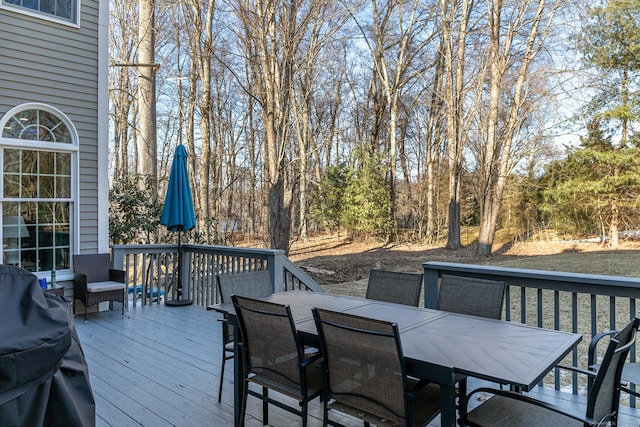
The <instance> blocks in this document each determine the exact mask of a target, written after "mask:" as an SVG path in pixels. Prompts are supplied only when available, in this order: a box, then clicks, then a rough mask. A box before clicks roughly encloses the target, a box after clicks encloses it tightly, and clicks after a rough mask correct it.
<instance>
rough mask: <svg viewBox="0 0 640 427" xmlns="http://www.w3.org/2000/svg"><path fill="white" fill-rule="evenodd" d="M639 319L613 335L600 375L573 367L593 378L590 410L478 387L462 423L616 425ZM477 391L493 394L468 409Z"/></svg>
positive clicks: (497, 425) (543, 426) (568, 426)
mask: <svg viewBox="0 0 640 427" xmlns="http://www.w3.org/2000/svg"><path fill="white" fill-rule="evenodd" d="M639 326H640V319H637V318H636V319H634V320H632V321H631V322H630V323H629V324H628V325H627V326H626V327H625V328H624V329H623V330H622V331H620V332H618V333H617V334H616V335H615V336H614V337H613V338H611V340H610V342H609V345H608V346H607V351H606V353H605V355H604V358H603V360H602V363H601V365H600V369H599V370H598V372H597V374H596V373H595V372H593V371H589V370H583V369H579V368H571V369H572V370H575V371H577V372H580V373H582V374H585V375H587V376H588V377H590V378H591V379H592V386H591V388H590V391H589V395H588V397H587V411H586V413H585V414H576V413H572V412H569V411H567V410H566V409H565V408H561V407H558V406H555V405H551V404H549V403H547V402H543V401H540V400H536V399H533V398H531V397H529V396H526V395H523V394H520V393H515V392H511V391H506V390H496V389H492V388H486V387H483V388H479V389H476V390H474V391H472V392H471V393H469V395H468V396H467V397H466V398H465V401H464V404H463V410H462V413H461V416H462V419H461V421H462V425H468V426H475V427H478V426H492V427H500V426H505V427H507V426H508V427H511V426H521V425H526V426H531V427H548V426H563V427H571V426H576V427H578V426H601V425H607V422H611V425H612V426H615V425H617V419H618V407H619V403H620V378H621V374H622V367H623V365H624V362H625V360H626V359H627V355H628V353H629V349H630V348H631V346H632V345H633V343H634V341H635V337H636V333H637V330H638V327H639ZM476 393H490V394H493V396H492V397H490V398H489V399H487V400H486V401H484V402H483V403H482V404H480V405H479V406H478V407H476V408H475V409H473V410H472V411H470V412H467V409H468V405H469V402H470V399H471V397H472V396H473V395H474V394H476Z"/></svg>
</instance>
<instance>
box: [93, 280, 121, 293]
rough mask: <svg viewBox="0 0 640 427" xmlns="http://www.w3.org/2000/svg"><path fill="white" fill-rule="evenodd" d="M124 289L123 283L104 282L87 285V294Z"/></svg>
mask: <svg viewBox="0 0 640 427" xmlns="http://www.w3.org/2000/svg"><path fill="white" fill-rule="evenodd" d="M120 289H124V283H120V282H113V281H110V280H109V281H106V282H91V283H87V292H108V291H117V290H120Z"/></svg>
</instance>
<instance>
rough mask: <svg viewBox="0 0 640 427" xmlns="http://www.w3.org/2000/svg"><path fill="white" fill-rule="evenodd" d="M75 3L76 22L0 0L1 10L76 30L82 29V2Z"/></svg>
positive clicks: (76, 0)
mask: <svg viewBox="0 0 640 427" xmlns="http://www.w3.org/2000/svg"><path fill="white" fill-rule="evenodd" d="M72 1H74V2H75V5H74V6H75V9H76V13H75V15H76V16H75V21H71V20H68V19H64V18H61V17H59V16H56V15H51V14H49V13H46V12H40V11H39V10H35V9H30V8H28V7H24V6H19V5H16V4H13V3H9V2H8V1H6V0H0V9H4V10H10V11H12V12H16V13H20V14H22V15H28V16H32V17H34V18H38V19H44V20H46V21H51V22H55V23H58V24H63V25H68V26H70V27H74V28H80V10H81V0H72Z"/></svg>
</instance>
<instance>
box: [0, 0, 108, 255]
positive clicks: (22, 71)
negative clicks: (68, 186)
mask: <svg viewBox="0 0 640 427" xmlns="http://www.w3.org/2000/svg"><path fill="white" fill-rule="evenodd" d="M98 6H99V5H98V1H83V2H82V4H81V15H80V27H79V28H76V27H72V26H69V25H64V24H58V23H55V22H51V21H47V20H44V19H39V18H36V17H32V16H28V15H24V14H21V13H17V12H14V11H11V10H8V9H0V28H1V29H2V31H0V117H1V116H2V115H4V114H5V113H6V112H7V111H8V110H10V109H11V108H13V107H16V106H17V105H20V104H24V103H27V102H39V103H44V104H48V105H51V106H53V107H55V108H57V109H58V110H60V111H62V112H63V113H64V114H65V115H66V116H67V117H68V118H69V119H70V120H71V121H72V122H73V124H74V126H75V127H76V130H77V132H78V137H79V167H80V173H79V180H78V185H79V195H80V198H79V218H78V221H77V222H76V224H77V225H78V228H79V235H78V239H77V240H76V242H78V241H79V243H80V247H77V248H75V251H76V252H95V251H96V250H97V249H98V247H99V242H98V218H99V215H98V210H99V208H98V207H99V204H98V198H99V196H98V182H97V181H98V178H97V177H98V176H99V175H98V164H99V162H98V149H97V145H98V143H99V141H98V120H99V119H98V91H99V84H98V83H99V82H98V31H99V25H98V23H99V16H98ZM103 143H105V144H106V143H107V141H103ZM104 166H105V165H103V167H104Z"/></svg>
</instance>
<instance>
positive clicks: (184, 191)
mask: <svg viewBox="0 0 640 427" xmlns="http://www.w3.org/2000/svg"><path fill="white" fill-rule="evenodd" d="M160 224H162V225H165V226H166V227H167V229H168V230H169V231H177V232H178V285H177V294H178V298H177V299H174V300H170V301H166V302H165V305H169V306H180V305H189V304H192V303H193V302H192V301H191V300H188V299H182V244H181V242H180V238H181V234H182V232H183V231H188V230H191V229H192V228H193V227H194V226H195V225H196V217H195V212H194V210H193V198H192V196H191V186H190V185H189V175H188V174H187V150H186V149H185V148H184V146H183V145H178V146H177V147H176V152H175V154H174V155H173V163H172V164H171V173H170V175H169V184H168V185H167V195H166V197H165V200H164V209H163V210H162V217H161V218H160Z"/></svg>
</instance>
